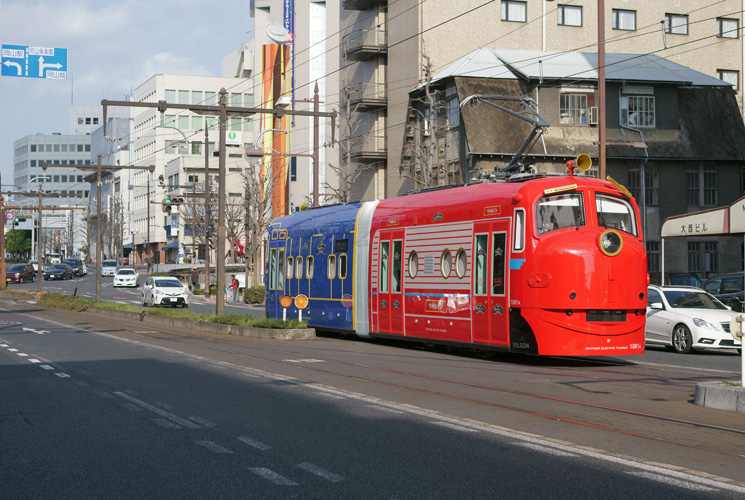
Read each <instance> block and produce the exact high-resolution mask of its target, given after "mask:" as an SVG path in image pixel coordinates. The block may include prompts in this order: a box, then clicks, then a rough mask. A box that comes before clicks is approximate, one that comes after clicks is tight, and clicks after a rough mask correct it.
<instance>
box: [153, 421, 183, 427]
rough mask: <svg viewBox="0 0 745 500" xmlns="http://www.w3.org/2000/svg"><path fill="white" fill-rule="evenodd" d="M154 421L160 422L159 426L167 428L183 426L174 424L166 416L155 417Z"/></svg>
mask: <svg viewBox="0 0 745 500" xmlns="http://www.w3.org/2000/svg"><path fill="white" fill-rule="evenodd" d="M153 422H155V423H156V424H158V425H159V426H161V427H163V428H165V429H180V428H181V427H180V426H178V425H176V424H174V423H173V422H171V421H170V420H166V419H165V418H154V419H153Z"/></svg>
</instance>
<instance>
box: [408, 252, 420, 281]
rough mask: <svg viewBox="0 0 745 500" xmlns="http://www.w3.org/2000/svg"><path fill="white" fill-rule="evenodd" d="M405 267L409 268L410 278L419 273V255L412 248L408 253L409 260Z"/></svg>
mask: <svg viewBox="0 0 745 500" xmlns="http://www.w3.org/2000/svg"><path fill="white" fill-rule="evenodd" d="M407 267H408V269H409V277H410V278H412V279H414V278H416V276H417V274H419V256H418V255H417V253H416V251H414V250H412V251H411V253H410V254H409V262H408V266H407Z"/></svg>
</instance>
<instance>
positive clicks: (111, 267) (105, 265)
mask: <svg viewBox="0 0 745 500" xmlns="http://www.w3.org/2000/svg"><path fill="white" fill-rule="evenodd" d="M114 274H116V261H115V260H105V261H103V262H101V276H113V275H114Z"/></svg>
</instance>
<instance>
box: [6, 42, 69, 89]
mask: <svg viewBox="0 0 745 500" xmlns="http://www.w3.org/2000/svg"><path fill="white" fill-rule="evenodd" d="M0 68H2V72H0V74H2V76H17V77H20V78H44V79H47V80H66V79H67V49H59V48H52V47H30V46H28V45H5V44H3V47H2V64H0Z"/></svg>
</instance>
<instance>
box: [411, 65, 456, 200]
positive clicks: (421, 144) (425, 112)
mask: <svg viewBox="0 0 745 500" xmlns="http://www.w3.org/2000/svg"><path fill="white" fill-rule="evenodd" d="M422 58H423V59H424V62H423V65H422V71H423V76H424V81H423V93H422V95H421V96H420V97H416V98H413V99H410V100H409V112H408V122H407V125H406V127H405V130H406V132H405V134H406V137H405V139H404V152H403V160H402V162H401V175H402V176H404V177H406V178H408V179H410V180H412V181H413V182H414V185H415V187H416V188H417V189H422V188H427V187H432V186H437V185H440V184H444V180H445V179H446V177H447V172H446V171H445V167H444V161H441V160H440V159H441V158H442V157H443V154H441V153H442V152H441V151H440V149H444V148H445V139H444V138H443V137H442V135H444V132H445V131H446V130H447V113H446V110H447V104H446V101H445V100H444V99H443V98H442V97H443V96H441V95H440V94H441V93H442V92H438V91H437V90H436V89H434V88H433V86H432V61H431V59H430V57H429V55H427V53H426V52H424V53H423V54H422Z"/></svg>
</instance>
